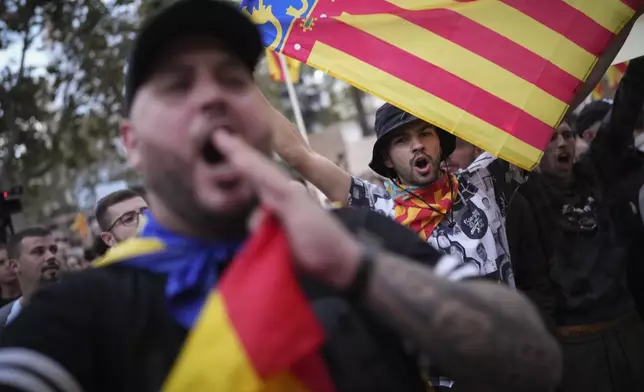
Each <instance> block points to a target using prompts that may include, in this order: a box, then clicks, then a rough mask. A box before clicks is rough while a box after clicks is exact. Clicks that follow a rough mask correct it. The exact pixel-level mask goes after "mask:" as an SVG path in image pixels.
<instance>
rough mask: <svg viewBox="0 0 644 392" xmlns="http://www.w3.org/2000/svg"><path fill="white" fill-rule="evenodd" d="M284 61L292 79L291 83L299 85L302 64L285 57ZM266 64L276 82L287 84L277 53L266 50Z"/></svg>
mask: <svg viewBox="0 0 644 392" xmlns="http://www.w3.org/2000/svg"><path fill="white" fill-rule="evenodd" d="M284 60H285V63H286V68H287V69H288V75H289V76H290V77H291V82H293V83H298V82H299V81H300V70H301V69H302V63H301V62H299V61H297V60H294V59H292V58H290V57H288V56H284ZM266 63H267V65H268V73H269V74H270V75H271V78H272V79H273V80H274V81H276V82H282V83H284V82H286V78H285V77H284V70H283V68H282V64H281V62H280V59H279V55H278V54H277V53H276V52H273V51H272V50H270V49H266Z"/></svg>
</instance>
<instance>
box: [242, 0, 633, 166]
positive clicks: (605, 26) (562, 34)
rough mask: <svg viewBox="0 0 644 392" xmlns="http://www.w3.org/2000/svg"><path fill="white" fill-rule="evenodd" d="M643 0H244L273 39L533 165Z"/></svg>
mask: <svg viewBox="0 0 644 392" xmlns="http://www.w3.org/2000/svg"><path fill="white" fill-rule="evenodd" d="M642 4H644V0H244V1H242V4H241V9H242V11H244V12H246V13H247V14H248V15H250V16H251V17H252V19H253V20H254V21H255V22H256V23H257V24H258V25H259V27H260V30H261V32H262V35H263V38H264V42H265V44H266V46H267V47H270V48H271V49H273V50H275V51H278V52H281V53H284V54H285V55H287V56H290V57H292V58H295V59H297V60H300V61H302V62H305V63H307V64H308V65H310V66H313V67H315V68H318V69H320V70H323V71H326V72H328V73H329V74H331V75H333V76H335V77H338V78H340V79H344V80H345V81H347V82H349V83H351V84H353V85H355V86H357V87H359V88H361V89H363V90H365V91H367V92H370V93H372V94H374V95H377V96H379V97H381V98H383V99H385V100H387V101H389V102H391V103H393V104H395V105H396V106H398V107H400V108H402V109H404V110H406V111H408V112H410V113H412V114H414V115H416V116H418V117H420V118H423V119H425V120H426V121H428V122H430V123H433V124H435V125H437V126H440V127H441V128H444V129H447V130H449V131H451V132H453V133H454V134H456V135H457V136H459V137H460V138H463V139H465V140H467V141H469V142H471V143H473V144H476V145H477V146H479V147H481V148H483V149H485V150H486V151H489V152H491V153H493V154H496V155H499V156H501V157H502V158H504V159H506V160H508V161H510V162H513V163H515V164H517V165H519V166H521V167H524V168H527V169H530V168H533V167H534V166H535V165H536V164H537V163H538V162H539V160H540V158H541V156H542V154H543V152H542V151H543V149H544V148H545V146H546V144H547V143H548V141H549V140H550V136H551V134H552V129H553V128H554V127H556V126H557V125H558V124H559V122H560V121H561V119H562V117H563V116H564V114H565V113H566V111H567V110H568V105H569V104H570V103H571V102H572V101H573V98H575V93H576V91H577V89H578V88H579V87H580V86H581V85H582V84H583V83H584V82H585V80H586V79H587V78H588V76H589V74H590V72H591V70H592V69H593V68H594V66H595V65H596V63H597V62H598V59H599V58H600V57H601V56H602V55H603V54H604V53H605V52H606V50H607V49H608V48H609V47H610V44H611V43H612V42H613V40H614V38H615V37H616V34H618V33H619V32H620V31H621V30H622V29H623V28H624V26H626V25H627V24H628V23H629V22H630V21H631V20H632V19H633V18H634V16H635V13H636V11H635V10H636V9H639V8H640V7H641V6H642Z"/></svg>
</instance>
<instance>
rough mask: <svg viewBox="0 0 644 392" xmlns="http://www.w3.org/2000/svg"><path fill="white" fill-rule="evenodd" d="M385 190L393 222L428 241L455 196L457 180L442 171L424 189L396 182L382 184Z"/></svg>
mask: <svg viewBox="0 0 644 392" xmlns="http://www.w3.org/2000/svg"><path fill="white" fill-rule="evenodd" d="M385 189H386V190H387V193H389V195H391V197H392V199H393V200H394V204H395V208H394V216H395V219H396V222H398V223H400V224H401V225H403V226H407V227H409V228H410V229H411V230H413V231H414V232H415V233H417V234H418V235H419V236H420V238H422V239H423V240H425V241H427V239H428V238H429V237H430V236H431V234H432V231H434V229H435V228H436V226H438V224H439V223H440V222H441V220H442V219H443V217H444V216H445V215H446V214H447V212H448V211H449V210H450V208H452V203H453V202H454V199H456V196H457V195H458V180H457V179H456V177H454V176H452V175H451V174H448V173H447V172H446V171H441V176H440V177H439V178H438V179H437V180H436V181H434V182H433V183H431V184H430V185H427V186H422V187H421V186H412V185H404V184H402V183H400V181H398V180H395V181H387V182H385Z"/></svg>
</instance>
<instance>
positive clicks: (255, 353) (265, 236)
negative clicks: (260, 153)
mask: <svg viewBox="0 0 644 392" xmlns="http://www.w3.org/2000/svg"><path fill="white" fill-rule="evenodd" d="M172 251H173V249H171V245H166V243H165V242H164V241H163V240H162V239H159V238H154V237H147V238H146V237H140V238H133V239H130V240H128V241H126V242H124V243H123V244H119V245H118V246H116V247H114V248H112V250H111V251H110V252H108V256H106V259H103V260H102V261H100V262H99V265H98V266H99V267H106V266H109V265H110V264H113V263H114V262H117V261H121V263H122V265H125V266H127V265H128V264H127V263H128V260H132V259H133V258H139V260H140V258H141V257H147V258H149V260H146V262H150V263H155V262H156V263H157V264H159V263H163V262H164V260H167V259H168V258H169V257H175V258H177V259H180V258H182V259H185V260H183V261H185V262H187V263H189V262H191V261H192V260H190V256H191V255H190V253H189V252H190V251H189V250H186V249H183V250H181V251H180V252H178V253H177V252H176V250H175V253H172ZM324 339H325V337H324V331H323V329H322V327H321V325H320V324H319V322H318V320H317V318H316V317H315V315H314V313H313V311H312V310H311V308H310V306H309V303H308V301H307V299H306V298H305V297H304V294H303V292H302V290H301V288H300V286H299V283H298V281H297V279H296V275H295V271H294V267H293V263H292V262H291V256H290V249H289V245H288V242H287V238H286V235H285V234H284V232H283V231H282V229H281V227H280V226H279V224H278V222H277V220H276V219H274V218H268V219H265V220H264V222H263V223H262V224H261V225H260V227H259V228H258V230H257V233H256V234H255V235H254V236H253V237H252V238H251V239H250V240H249V241H248V243H247V244H246V245H245V247H244V248H243V250H242V251H241V252H240V253H238V254H237V256H236V258H235V259H234V260H233V261H232V263H231V265H230V267H229V269H228V270H227V272H226V274H225V275H224V276H223V278H222V279H221V280H220V281H219V282H218V284H217V287H215V288H213V289H212V292H211V293H210V295H209V296H208V298H207V299H206V301H205V305H204V306H203V308H202V309H201V311H200V313H199V318H198V320H197V321H196V323H195V325H194V326H193V327H192V329H191V331H190V333H189V335H188V337H187V339H186V341H185V343H184V345H183V348H182V349H181V352H180V354H179V356H178V357H177V359H176V361H175V364H174V366H173V368H172V370H171V371H170V374H169V375H168V377H167V378H166V381H165V384H164V387H163V390H164V391H166V392H185V391H190V392H201V391H203V392H206V391H207V392H211V391H221V392H295V391H297V392H308V391H311V392H333V391H334V386H333V384H332V382H331V379H330V376H329V375H328V373H327V370H326V366H325V364H324V362H323V360H322V357H321V356H320V354H319V350H320V348H321V346H322V344H323V343H324Z"/></svg>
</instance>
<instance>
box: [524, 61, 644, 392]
mask: <svg viewBox="0 0 644 392" xmlns="http://www.w3.org/2000/svg"><path fill="white" fill-rule="evenodd" d="M643 103H644V57H640V58H637V59H634V60H632V61H631V62H630V65H629V67H628V69H627V70H626V73H625V75H624V77H623V79H622V81H621V83H620V86H619V88H618V90H617V92H616V95H615V101H614V104H613V107H612V112H611V114H610V116H609V117H608V118H607V120H606V121H605V122H603V123H602V124H601V126H599V128H598V130H597V133H596V136H595V138H594V140H593V142H592V144H591V145H590V149H589V150H588V152H587V153H586V154H585V155H583V156H582V157H581V158H580V159H579V161H578V162H576V163H575V161H574V158H575V147H576V145H575V133H574V129H573V127H572V125H571V124H570V122H569V121H568V120H564V121H563V122H562V124H561V125H560V126H559V127H558V128H557V129H556V131H555V133H554V134H553V136H552V140H551V141H550V143H549V145H548V147H547V149H546V151H545V154H544V157H543V159H542V160H541V163H540V166H539V169H540V173H533V175H532V176H531V178H530V179H529V180H528V182H527V183H526V184H524V185H522V186H521V187H520V188H519V189H520V192H521V193H522V194H523V195H524V196H525V198H526V199H528V200H529V202H530V205H531V206H532V208H533V210H534V211H538V213H537V214H535V217H536V218H537V227H538V230H539V234H540V237H541V239H542V242H543V246H544V252H545V254H546V257H547V258H548V260H549V263H550V265H551V270H552V274H551V276H552V279H553V281H554V282H555V285H556V287H557V298H558V301H557V305H556V312H555V321H556V324H557V332H558V334H559V336H560V339H561V342H562V345H563V351H564V377H563V382H562V385H561V390H562V391H566V392H578V391H596V392H604V391H614V392H635V391H644V350H643V349H642V348H643V347H644V323H642V320H641V319H640V317H639V316H638V314H637V312H636V311H635V308H634V303H633V299H632V297H631V294H630V292H629V290H628V287H627V284H626V274H625V271H626V268H627V266H628V263H629V262H633V263H637V264H641V258H642V254H641V253H639V254H638V255H637V258H636V259H635V260H629V257H628V256H629V254H628V251H629V245H630V244H629V241H631V239H630V237H629V236H628V235H626V233H624V232H623V229H622V228H621V226H622V222H621V220H622V218H621V216H622V215H616V214H615V211H616V209H617V208H618V207H620V204H624V203H623V202H622V201H621V200H620V198H619V195H617V194H616V190H617V189H618V188H617V187H618V186H619V182H620V181H621V180H622V174H623V173H622V171H621V170H620V168H621V167H623V165H624V160H625V159H626V158H627V157H628V155H629V150H631V149H632V148H633V147H632V145H633V130H634V127H635V124H636V121H637V117H638V116H639V113H640V110H641V108H642V104H643ZM641 240H642V238H639V240H638V241H639V242H640V243H641ZM639 284H640V285H641V281H640V282H639Z"/></svg>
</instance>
